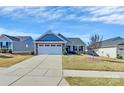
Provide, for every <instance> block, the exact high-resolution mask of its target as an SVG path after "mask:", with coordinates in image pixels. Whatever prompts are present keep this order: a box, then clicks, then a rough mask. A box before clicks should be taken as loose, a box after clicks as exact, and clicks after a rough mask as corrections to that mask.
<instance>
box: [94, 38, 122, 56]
mask: <svg viewBox="0 0 124 93" xmlns="http://www.w3.org/2000/svg"><path fill="white" fill-rule="evenodd" d="M95 52H96V53H97V54H98V55H99V56H105V57H110V58H116V57H117V55H120V56H123V58H124V38H121V37H115V38H111V39H108V40H104V41H102V43H101V48H99V49H96V50H95Z"/></svg>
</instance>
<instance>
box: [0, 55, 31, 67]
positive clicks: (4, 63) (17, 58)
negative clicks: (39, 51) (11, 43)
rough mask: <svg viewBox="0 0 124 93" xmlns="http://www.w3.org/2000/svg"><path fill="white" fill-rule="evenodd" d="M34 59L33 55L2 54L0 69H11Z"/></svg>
mask: <svg viewBox="0 0 124 93" xmlns="http://www.w3.org/2000/svg"><path fill="white" fill-rule="evenodd" d="M30 57H32V55H19V54H0V67H9V66H12V65H14V64H17V63H19V62H22V61H24V60H25V59H28V58H30Z"/></svg>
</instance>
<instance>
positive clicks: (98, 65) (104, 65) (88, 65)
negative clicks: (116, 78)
mask: <svg viewBox="0 0 124 93" xmlns="http://www.w3.org/2000/svg"><path fill="white" fill-rule="evenodd" d="M63 68H64V69H69V70H98V71H124V60H120V59H112V58H106V57H92V56H89V55H69V56H67V55H64V56H63Z"/></svg>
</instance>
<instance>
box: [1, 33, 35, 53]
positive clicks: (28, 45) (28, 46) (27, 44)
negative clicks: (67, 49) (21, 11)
mask: <svg viewBox="0 0 124 93" xmlns="http://www.w3.org/2000/svg"><path fill="white" fill-rule="evenodd" d="M33 43H34V42H33V39H32V37H30V36H9V35H5V34H3V35H1V36H0V49H8V50H11V51H12V53H27V52H32V51H33V48H34V47H33V46H34V44H33Z"/></svg>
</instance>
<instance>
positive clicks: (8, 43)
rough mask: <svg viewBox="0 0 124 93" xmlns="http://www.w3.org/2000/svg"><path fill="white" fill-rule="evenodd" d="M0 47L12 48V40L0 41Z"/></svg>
mask: <svg viewBox="0 0 124 93" xmlns="http://www.w3.org/2000/svg"><path fill="white" fill-rule="evenodd" d="M0 49H12V42H0Z"/></svg>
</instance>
